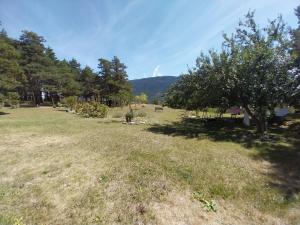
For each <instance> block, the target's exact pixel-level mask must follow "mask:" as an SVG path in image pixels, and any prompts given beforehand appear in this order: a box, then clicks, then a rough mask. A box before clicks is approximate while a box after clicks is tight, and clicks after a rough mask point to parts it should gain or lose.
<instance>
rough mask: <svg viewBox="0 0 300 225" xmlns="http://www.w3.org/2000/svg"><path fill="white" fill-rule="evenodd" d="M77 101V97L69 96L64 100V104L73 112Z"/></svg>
mask: <svg viewBox="0 0 300 225" xmlns="http://www.w3.org/2000/svg"><path fill="white" fill-rule="evenodd" d="M77 99H78V98H77V96H69V97H66V98H64V99H63V103H64V104H65V105H66V107H67V108H68V109H70V110H73V109H75V106H76V104H77Z"/></svg>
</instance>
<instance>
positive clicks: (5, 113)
mask: <svg viewBox="0 0 300 225" xmlns="http://www.w3.org/2000/svg"><path fill="white" fill-rule="evenodd" d="M7 114H9V113H7V112H0V116H3V115H7Z"/></svg>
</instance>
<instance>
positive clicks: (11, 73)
mask: <svg viewBox="0 0 300 225" xmlns="http://www.w3.org/2000/svg"><path fill="white" fill-rule="evenodd" d="M19 57H20V55H19V53H18V52H17V50H16V49H15V47H14V46H13V45H12V44H11V43H10V42H9V41H7V40H6V39H3V38H1V37H0V93H2V94H5V93H7V92H8V91H15V90H16V88H18V87H20V85H21V84H22V82H24V81H25V77H24V74H23V71H22V69H21V67H20V66H19V63H18V60H19Z"/></svg>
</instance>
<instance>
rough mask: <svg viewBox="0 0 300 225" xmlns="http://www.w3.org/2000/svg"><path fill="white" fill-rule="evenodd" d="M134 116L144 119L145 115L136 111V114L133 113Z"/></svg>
mask: <svg viewBox="0 0 300 225" xmlns="http://www.w3.org/2000/svg"><path fill="white" fill-rule="evenodd" d="M135 116H136V117H146V116H147V113H146V112H144V111H138V112H136V113H135Z"/></svg>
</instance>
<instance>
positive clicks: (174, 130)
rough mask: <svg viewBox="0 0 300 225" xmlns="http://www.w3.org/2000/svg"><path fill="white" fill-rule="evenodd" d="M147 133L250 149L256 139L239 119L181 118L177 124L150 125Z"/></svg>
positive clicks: (252, 132)
mask: <svg viewBox="0 0 300 225" xmlns="http://www.w3.org/2000/svg"><path fill="white" fill-rule="evenodd" d="M148 131H151V132H154V133H159V134H165V135H170V136H183V137H185V138H199V139H205V138H209V139H213V140H215V141H231V142H237V143H240V144H242V145H244V146H245V147H247V148H250V147H252V146H253V144H254V143H255V141H256V140H257V138H258V136H257V134H256V133H255V132H254V128H253V127H248V128H246V127H245V126H244V125H243V123H242V119H240V118H236V119H222V118H211V119H207V120H205V121H204V120H202V119H198V118H183V119H182V120H181V121H179V122H173V123H168V124H155V125H152V126H151V127H150V128H148Z"/></svg>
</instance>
